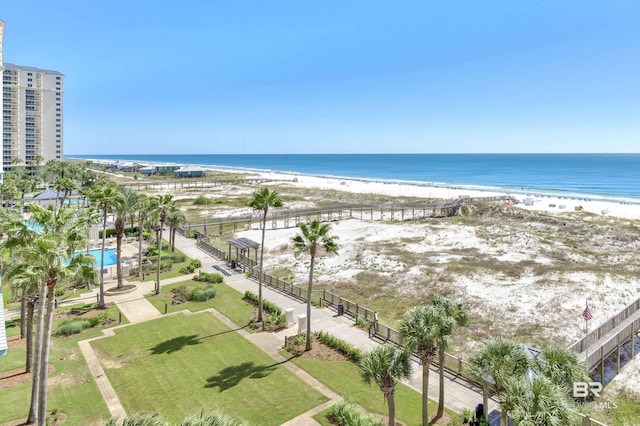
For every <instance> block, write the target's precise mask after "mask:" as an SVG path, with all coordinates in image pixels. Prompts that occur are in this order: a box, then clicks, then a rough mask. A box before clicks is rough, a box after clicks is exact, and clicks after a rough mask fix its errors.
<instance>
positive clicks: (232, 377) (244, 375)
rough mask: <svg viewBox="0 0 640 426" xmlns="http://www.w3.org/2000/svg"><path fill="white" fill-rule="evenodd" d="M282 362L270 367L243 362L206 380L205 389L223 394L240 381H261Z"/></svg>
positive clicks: (224, 369) (226, 368)
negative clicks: (212, 389)
mask: <svg viewBox="0 0 640 426" xmlns="http://www.w3.org/2000/svg"><path fill="white" fill-rule="evenodd" d="M284 362H286V361H283V362H277V363H275V364H271V365H255V364H254V363H253V361H247V362H243V363H242V364H239V365H232V366H229V367H225V368H223V369H222V370H220V372H219V373H218V374H216V375H215V376H211V377H209V378H208V379H207V384H206V385H204V387H205V388H220V392H224V391H225V390H227V389H230V388H232V387H234V386H236V385H237V384H238V383H240V382H241V381H242V379H262V378H265V377H267V376H268V375H270V374H271V373H273V371H274V370H275V369H276V367H277V366H278V365H280V364H283V363H284Z"/></svg>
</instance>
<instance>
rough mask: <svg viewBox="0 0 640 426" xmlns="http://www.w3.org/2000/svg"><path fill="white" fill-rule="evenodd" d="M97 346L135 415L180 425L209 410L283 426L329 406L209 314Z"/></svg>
mask: <svg viewBox="0 0 640 426" xmlns="http://www.w3.org/2000/svg"><path fill="white" fill-rule="evenodd" d="M92 346H93V347H94V349H95V350H96V353H97V354H98V356H99V357H100V359H101V362H102V364H103V367H104V368H105V372H106V374H107V376H108V378H109V380H110V382H111V384H112V385H113V387H114V389H115V390H116V393H117V394H118V396H119V398H120V401H121V402H122V404H123V405H124V407H125V410H126V411H127V412H128V413H136V412H138V413H159V414H160V415H161V416H162V417H163V418H165V419H167V420H168V421H170V422H177V421H179V420H180V419H182V418H184V417H185V416H187V415H190V414H193V413H195V412H198V411H199V410H201V409H202V407H207V409H214V410H215V409H218V410H221V411H222V412H224V413H226V414H231V415H238V414H240V415H241V417H242V418H244V419H245V420H247V421H248V422H250V423H251V424H256V425H279V424H282V423H283V422H285V421H286V420H288V419H291V418H293V417H295V416H297V415H299V414H301V413H303V412H305V411H308V410H309V409H311V408H313V407H315V406H317V405H319V404H321V403H323V402H325V401H326V397H324V396H323V395H322V394H320V393H319V392H317V391H316V390H314V389H313V388H311V387H310V386H309V385H307V384H306V383H304V382H303V381H302V380H300V379H299V378H297V377H296V376H295V375H294V374H293V373H291V372H290V371H289V370H288V369H286V368H285V367H283V366H282V365H280V364H279V363H277V362H274V360H273V359H272V358H270V357H269V356H268V355H266V354H264V353H263V352H262V351H261V350H260V349H258V348H256V347H255V346H254V345H253V344H251V343H250V342H248V341H247V340H246V339H244V338H243V337H242V336H240V335H239V334H238V333H235V332H233V330H231V329H229V328H228V327H226V326H225V325H224V324H222V323H221V322H220V321H218V320H217V319H215V318H214V317H213V316H212V315H210V314H208V313H201V314H196V315H193V316H186V315H180V314H178V315H171V316H167V317H163V318H160V319H158V320H155V321H150V322H146V323H142V324H137V325H135V326H130V327H125V328H121V329H118V330H116V335H115V336H114V337H110V338H106V339H101V340H98V341H95V342H93V343H92ZM249 400H250V401H251V403H250V404H248V403H247V402H248V401H249Z"/></svg>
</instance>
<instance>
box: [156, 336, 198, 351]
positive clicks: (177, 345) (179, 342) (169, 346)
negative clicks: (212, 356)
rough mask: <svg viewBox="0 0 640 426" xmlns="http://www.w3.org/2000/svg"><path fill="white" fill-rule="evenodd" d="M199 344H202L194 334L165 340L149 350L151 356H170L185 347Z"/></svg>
mask: <svg viewBox="0 0 640 426" xmlns="http://www.w3.org/2000/svg"><path fill="white" fill-rule="evenodd" d="M200 343H202V342H200V338H199V337H198V336H197V335H195V334H192V335H191V336H179V337H175V338H173V339H169V340H165V341H164V342H162V343H159V344H158V345H156V346H154V347H153V348H151V353H152V354H153V355H160V354H164V353H166V354H170V353H173V352H177V351H179V350H180V349H182V348H184V347H185V346H190V345H199V344H200Z"/></svg>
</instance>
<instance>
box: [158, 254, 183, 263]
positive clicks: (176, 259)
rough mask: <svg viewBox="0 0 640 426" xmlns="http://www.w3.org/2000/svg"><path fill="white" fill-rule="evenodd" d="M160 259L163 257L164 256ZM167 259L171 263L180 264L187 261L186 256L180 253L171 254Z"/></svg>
mask: <svg viewBox="0 0 640 426" xmlns="http://www.w3.org/2000/svg"><path fill="white" fill-rule="evenodd" d="M162 257H165V256H164V255H163V256H162ZM169 259H171V260H172V261H173V263H182V262H184V261H186V260H187V256H185V255H184V254H182V253H171V254H170V255H169Z"/></svg>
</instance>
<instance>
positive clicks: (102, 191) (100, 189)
mask: <svg viewBox="0 0 640 426" xmlns="http://www.w3.org/2000/svg"><path fill="white" fill-rule="evenodd" d="M121 196H122V195H121V194H120V192H119V191H118V188H116V187H115V186H114V184H113V183H111V182H109V181H106V180H103V181H102V182H101V183H100V184H98V185H97V186H96V187H95V188H93V190H92V191H90V195H89V198H90V199H91V201H92V202H94V203H96V204H97V205H99V206H100V208H101V210H102V257H101V259H100V299H99V302H98V308H100V309H103V308H104V307H105V303H104V274H103V273H102V271H103V270H104V249H105V245H106V242H107V213H109V209H110V208H111V206H112V205H113V203H114V202H116V200H117V199H118V198H119V197H121Z"/></svg>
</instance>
